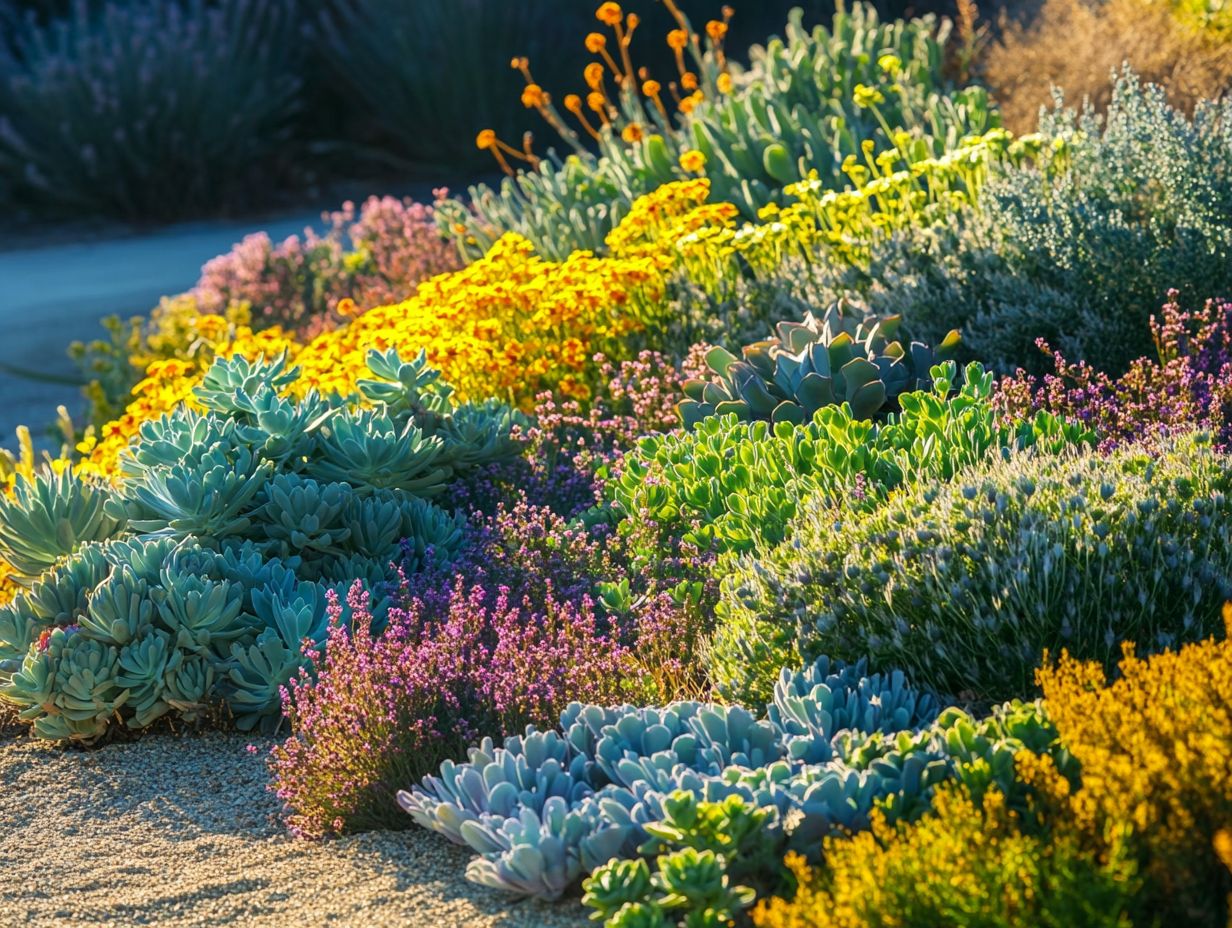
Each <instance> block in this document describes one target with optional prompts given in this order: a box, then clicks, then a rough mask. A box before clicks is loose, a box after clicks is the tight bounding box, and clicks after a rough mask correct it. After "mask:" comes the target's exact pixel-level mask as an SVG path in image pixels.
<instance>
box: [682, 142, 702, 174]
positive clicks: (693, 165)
mask: <svg viewBox="0 0 1232 928" xmlns="http://www.w3.org/2000/svg"><path fill="white" fill-rule="evenodd" d="M680 167H681V168H683V169H684V170H686V171H688V172H689V173H690V174H700V173H701V172H702V169H703V168H705V167H706V156H705V155H703V154H702V153H701V152H700V151H698V150H697V149H696V148H691V149H689V150H688V151H686V152H684V153H683V154H682V155H681V156H680Z"/></svg>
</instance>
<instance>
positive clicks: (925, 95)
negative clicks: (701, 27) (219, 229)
mask: <svg viewBox="0 0 1232 928" xmlns="http://www.w3.org/2000/svg"><path fill="white" fill-rule="evenodd" d="M669 10H671V11H672V12H673V13H674V15H675V16H676V18H677V23H676V28H675V29H673V30H672V32H671V33H670V34H669V36H668V44H669V45H670V46H671V48H672V49H673V50H674V52H675V54H676V65H677V71H678V75H677V77H678V80H677V79H673V80H666V81H665V80H663V79H662V78H663V75H641V74H639V73H638V72H637V71H636V69H635V68H634V66H633V64H632V62H631V58H630V56H629V51H628V45H627V42H626V39H627V38H628V36H629V33H630V32H631V31H632V29H635V28H636V22H635V17H634V14H629V15H626V14H625V13H624V11H623V10H622V9H621V8H620V6H619V5H618V4H608V3H605V4H603V5H602V6H601V7H600V9H599V11H598V14H597V15H598V18H599V20H600V22H601V23H602V24H603V26H604V27H606V28H607V29H609V30H611V34H610V35H609V34H608V33H607V32H595V33H592V34H591V35H589V36H587V39H586V45H587V48H588V49H589V50H591V51H592V53H594V54H595V55H596V56H597V58H598V59H599V60H596V61H594V62H592V63H591V64H590V65H589V66H588V67H587V70H586V74H585V77H586V82H587V88H588V93H587V94H585V95H581V94H569V95H567V96H565V97H563V98H562V103H563V106H564V108H565V110H566V111H567V112H569V113H570V114H571V117H572V120H575V121H576V122H577V124H578V127H579V129H580V130H581V133H586V134H587V135H593V136H594V137H595V139H596V141H597V144H598V147H599V154H598V156H595V155H592V154H590V153H589V152H588V151H587V150H586V149H585V148H584V147H582V145H581V143H580V141H578V139H580V138H582V135H581V133H579V132H578V131H576V130H574V129H573V128H570V126H569V125H567V124H566V121H567V120H566V117H565V116H563V115H562V114H561V112H560V111H559V110H558V109H557V107H556V105H555V104H554V103H553V99H552V95H551V93H550V92H549V91H551V89H552V88H550V87H548V88H547V89H545V87H544V86H543V85H541V84H539V83H536V82H534V81H533V80H532V79H531V77H530V72H529V68H527V69H526V70H525V72H524V76H525V77H526V79H527V81H528V85H527V87H526V88H525V89H524V91H523V95H522V101H523V104H524V105H525V106H526V107H527V108H532V109H536V110H537V111H539V113H540V114H541V115H542V116H543V117H544V119H545V120H546V121H547V122H548V124H549V125H550V126H551V127H552V129H553V130H554V131H556V132H558V133H559V134H561V135H562V136H563V138H564V140H565V142H566V144H568V145H570V147H573V148H574V151H573V152H572V153H570V154H568V155H567V156H566V157H564V158H563V160H562V159H561V158H560V157H557V156H555V155H552V154H550V155H548V156H547V157H544V158H542V159H540V158H538V157H537V156H535V155H533V154H531V153H529V152H526V151H520V150H519V149H518V148H517V147H514V146H511V145H506V144H504V143H501V142H500V141H499V139H497V138H496V137H495V134H494V133H486V134H481V135H480V138H479V144H480V145H481V147H484V148H488V149H489V150H491V151H493V152H494V153H496V154H497V155H498V156H499V158H500V159H502V160H503V159H506V158H521V159H523V160H524V161H529V162H530V163H529V164H528V166H527V169H526V170H524V171H521V172H519V173H517V174H516V175H514V176H512V177H510V178H508V179H507V180H505V181H504V183H503V184H502V185H501V188H500V190H499V191H497V190H493V189H491V188H488V187H485V186H476V187H474V188H472V189H471V191H470V194H471V205H472V207H473V209H474V215H473V216H471V215H467V214H466V213H464V212H463V210H462V208H461V205H460V204H459V205H458V206H457V207H455V208H454V209H453V210H452V211H449V210H445V209H443V208H442V209H441V210H440V211H439V212H438V215H439V216H440V218H441V220H442V222H443V223H445V224H446V227H447V228H454V227H456V229H457V231H458V234H459V235H460V236H462V237H464V244H468V245H469V246H470V247H471V248H474V249H477V250H480V251H481V250H483V249H484V248H486V247H487V246H488V245H490V244H491V243H492V241H493V240H494V238H495V235H496V234H498V230H516V231H518V232H519V233H520V234H522V235H524V236H525V237H527V238H528V239H530V240H531V241H532V242H534V243H535V246H536V247H537V248H538V249H539V250H540V251H541V253H543V254H545V255H547V256H550V257H555V258H558V259H559V258H563V257H564V256H565V255H566V254H568V252H569V251H571V250H572V249H575V248H589V249H598V248H601V247H602V244H603V240H604V238H605V236H606V235H607V233H608V232H609V231H610V230H611V229H612V228H613V226H614V225H615V224H616V223H617V222H618V221H619V220H620V218H621V217H622V216H623V215H624V213H625V212H626V211H627V210H628V209H629V206H630V204H631V203H632V201H633V200H634V199H635V198H637V197H638V196H640V195H642V194H645V193H648V192H649V191H651V190H653V189H654V188H655V187H657V186H659V185H660V184H663V183H666V182H668V181H671V180H674V179H677V178H679V177H682V176H689V175H690V174H698V173H702V174H704V175H705V176H706V177H708V178H709V179H710V181H711V183H712V185H713V186H714V190H715V193H716V196H717V197H718V198H719V199H721V200H723V201H727V202H732V203H735V204H736V205H737V206H738V207H739V208H740V209H741V210H742V211H743V212H744V213H745V215H746V217H747V218H750V219H751V218H753V217H754V216H755V215H756V214H757V211H758V209H759V208H761V207H762V206H765V205H767V204H768V203H771V202H774V201H775V200H777V199H778V191H780V190H781V189H782V188H783V186H784V185H786V184H790V183H792V182H793V181H798V180H801V179H803V178H805V177H806V176H807V175H808V172H809V169H812V168H815V169H816V170H818V171H819V172H820V174H821V176H822V177H824V178H827V180H828V182H830V183H832V184H834V185H836V186H839V185H841V182H842V172H841V167H842V164H843V162H844V159H845V158H846V157H847V156H848V155H858V154H859V153H860V150H861V148H860V146H861V144H862V143H863V142H865V141H869V142H872V143H873V144H874V146H875V147H876V148H877V149H879V150H885V149H890V148H901V149H902V150H903V151H904V153H905V152H907V151H913V152H915V154H916V157H915V159H913V160H918V159H919V158H922V157H925V156H926V155H927V154H934V155H938V154H941V153H942V151H944V150H947V149H949V148H952V147H954V146H955V145H957V143H958V142H959V140H960V139H961V138H962V137H963V136H966V135H968V134H971V133H979V132H983V131H984V130H985V129H987V128H991V127H992V126H994V125H996V123H997V117H996V112H995V110H994V109H993V108H992V107H991V105H990V104H989V102H988V99H987V95H986V94H985V93H984V91H983V90H982V88H978V87H968V88H965V89H962V90H958V89H955V88H953V87H952V86H951V85H950V84H949V82H948V81H947V80H946V79H945V78H944V77H943V75H942V70H943V60H944V48H945V44H946V41H947V39H948V28H949V27H948V25H946V24H941V25H940V26H939V25H938V23H937V22H936V20H935V19H934V18H932V17H924V18H922V19H917V20H911V21H909V22H904V21H901V20H900V21H895V22H891V23H884V24H883V23H880V22H878V20H877V16H876V13H875V12H874V11H873V8H872V7H870V6H867V5H865V4H856V5H855V6H854V7H853V8H852V9H851V10H850V11H848V10H840V11H839V12H837V13H836V14H835V16H834V20H833V23H832V25H831V28H829V29H827V28H825V27H824V26H820V25H819V26H817V27H816V28H815V29H813V30H812V32H810V31H808V30H807V29H805V28H804V26H803V25H802V23H801V18H800V16H799V15H798V14H793V17H792V19H791V20H790V21H789V22H788V24H787V27H786V39H785V40H783V39H778V38H775V39H772V40H771V41H770V42H768V43H767V44H766V46H765V47H764V48H762V47H757V48H754V49H753V50H752V52H751V61H750V64H749V66H748V68H747V69H743V70H741V69H735V68H733V66H732V62H731V61H730V59H729V58H728V57H727V55H726V54H725V53H724V51H723V41H724V38H725V36H726V34H727V31H728V25H727V19H728V18H729V17H728V16H726V15H725V16H724V18H723V19H722V20H718V19H716V20H711V21H710V22H708V23H707V24H706V27H705V35H704V36H703V35H700V34H699V32H698V31H695V30H694V28H693V26H692V25H691V24H690V23H689V21H688V19H687V17H685V16H684V15H683V14H682V13H680V11H679V10H677V9H675V5H674V4H672V5H671V6H669ZM874 52H875V53H874ZM531 63H532V64H533V62H531ZM671 95H674V98H675V99H677V100H679V102H678V103H676V104H675V107H676V108H678V109H679V110H680V113H679V115H677V114H674V113H670V112H669V111H668V108H667V107H668V105H669V104H670V103H671V102H672V96H671ZM588 114H589V115H588ZM895 130H900V131H901V132H904V133H906V135H905V136H904V137H896V136H895Z"/></svg>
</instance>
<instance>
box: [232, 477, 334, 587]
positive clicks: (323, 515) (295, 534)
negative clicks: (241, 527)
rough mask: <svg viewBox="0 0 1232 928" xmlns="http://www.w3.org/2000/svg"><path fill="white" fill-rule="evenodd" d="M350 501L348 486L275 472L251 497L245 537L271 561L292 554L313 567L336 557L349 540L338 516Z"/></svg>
mask: <svg viewBox="0 0 1232 928" xmlns="http://www.w3.org/2000/svg"><path fill="white" fill-rule="evenodd" d="M353 497H354V490H352V489H351V486H350V484H346V483H318V482H317V481H315V480H311V479H309V478H306V477H300V476H297V475H295V474H278V475H276V476H275V477H274V478H273V479H272V480H270V481H269V483H267V484H266V485H265V486H264V488H262V490H261V493H260V495H259V496H258V497H257V503H258V505H257V506H256V508H255V509H253V510H252V512H251V519H252V525H251V526H250V527H249V534H250V535H251V536H252V537H253V538H254V540H256V541H257V542H258V544H260V545H261V547H262V549H263V550H264V551H265V553H266V555H267V556H269V557H271V558H278V559H281V558H284V557H288V556H291V555H298V556H299V557H301V558H303V560H304V561H305V562H306V564H309V565H313V564H315V562H317V561H319V560H320V559H322V558H327V557H337V556H340V555H342V554H343V553H344V552H346V551H347V550H348V544H347V543H348V542H349V541H350V538H351V529H350V527H349V526H348V525H346V524H345V519H344V513H345V512H346V511H347V510H348V509H349V508H350V504H351V501H352V498H353Z"/></svg>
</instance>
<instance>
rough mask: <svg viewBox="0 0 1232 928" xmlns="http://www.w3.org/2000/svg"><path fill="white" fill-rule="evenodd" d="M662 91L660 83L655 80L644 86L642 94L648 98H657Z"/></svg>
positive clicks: (647, 82)
mask: <svg viewBox="0 0 1232 928" xmlns="http://www.w3.org/2000/svg"><path fill="white" fill-rule="evenodd" d="M662 89H663V88H662V87H661V86H660V84H659V82H658V81H655V80H650V81H646V82H645V83H644V84H642V93H644V94H645V95H646V96H648V97H657V96H658V95H659V91H660V90H662Z"/></svg>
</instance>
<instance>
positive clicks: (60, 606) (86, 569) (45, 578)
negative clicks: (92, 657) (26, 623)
mask: <svg viewBox="0 0 1232 928" xmlns="http://www.w3.org/2000/svg"><path fill="white" fill-rule="evenodd" d="M115 543H116V542H111V543H109V544H107V545H101V544H96V543H94V542H88V543H86V544H84V545H82V546H81V547H80V548H78V549H77V551H76V553H74V554H73V555H72V556H70V557H68V558H65V559H64V560H63V561H61V562H60V563H58V564H56V566H55V567H53V568H51V570H49V571H47V572H46V573H44V574H43V575H42V576H41V577H39V578H38V580H36V581H35V582H34V583H33V584H32V585H31V586H30V587H29V589H27V590H26V591H25V592H24V593H22V594H21V595H20V596H18V597H17V598H16V599H15V600H14V601H13V602H14V605H16V606H17V607H18V608H19V609H20V610H21V611H22V612H23V613H26V614H28V615H30V616H31V617H33V618H34V619H36V620H37V621H38V622H39V623H40V624H42V625H72V624H73V623H74V622H76V621H77V620H78V619H79V618H80V617H81V616H83V615H84V614H85V611H86V597H87V595H88V594H89V592H90V591H91V590H92V589H94V587H96V586H97V585H98V584H100V583H102V581H103V579H104V578H105V577H106V576H107V574H108V573H109V572H110V570H111V565H110V564H109V563H108V562H107V558H106V549H107V548H108V547H110V545H111V544H115Z"/></svg>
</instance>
